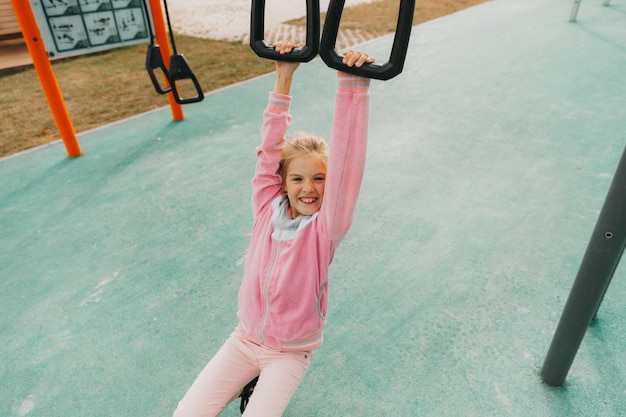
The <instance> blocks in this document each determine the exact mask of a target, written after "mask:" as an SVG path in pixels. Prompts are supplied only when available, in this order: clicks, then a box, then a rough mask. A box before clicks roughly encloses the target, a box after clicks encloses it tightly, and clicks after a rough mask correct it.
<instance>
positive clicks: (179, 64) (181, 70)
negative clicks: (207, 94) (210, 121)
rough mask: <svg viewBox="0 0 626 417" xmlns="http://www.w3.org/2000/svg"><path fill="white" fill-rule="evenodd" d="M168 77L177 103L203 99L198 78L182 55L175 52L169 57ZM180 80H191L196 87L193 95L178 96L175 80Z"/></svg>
mask: <svg viewBox="0 0 626 417" xmlns="http://www.w3.org/2000/svg"><path fill="white" fill-rule="evenodd" d="M168 79H169V81H170V85H171V86H172V94H173V95H174V100H176V102H177V103H178V104H189V103H197V102H199V101H202V100H203V99H204V93H203V92H202V87H200V83H199V82H198V79H197V78H196V76H195V75H194V73H193V71H191V67H189V63H188V62H187V60H186V59H185V57H184V56H183V55H180V54H175V55H172V56H171V57H170V70H169V74H168ZM182 80H191V81H192V82H193V85H194V87H195V89H196V96H195V97H190V98H181V97H180V95H179V94H178V89H177V88H176V82H177V81H182Z"/></svg>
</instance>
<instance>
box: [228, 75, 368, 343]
mask: <svg viewBox="0 0 626 417" xmlns="http://www.w3.org/2000/svg"><path fill="white" fill-rule="evenodd" d="M338 77H339V86H338V89H337V94H336V101H335V115H334V119H333V128H332V134H331V139H330V143H329V158H328V166H327V169H326V181H325V188H324V198H323V200H322V206H321V208H320V210H319V211H318V212H317V213H315V214H313V215H312V216H300V217H297V218H296V219H292V218H291V216H290V214H289V212H288V206H289V202H288V199H287V196H286V195H285V194H284V192H283V190H282V179H281V177H280V175H278V174H277V173H276V171H277V169H278V164H279V161H280V154H281V150H282V148H283V145H284V144H285V133H286V131H287V128H288V127H289V124H290V122H291V116H290V114H289V105H290V103H291V97H290V96H286V95H282V94H276V93H273V92H272V93H270V96H269V102H268V104H267V108H266V110H265V113H264V120H263V126H262V128H261V140H262V142H261V145H260V146H259V147H258V148H257V156H258V160H257V165H256V173H255V176H254V179H253V181H252V186H253V191H252V211H253V215H254V225H253V228H252V237H251V239H250V245H249V249H248V253H247V256H246V262H245V267H244V276H243V282H242V284H241V288H240V290H239V297H238V301H239V312H238V318H239V323H240V326H241V328H243V330H244V331H245V332H246V334H247V336H248V337H249V338H250V339H251V340H252V341H254V342H256V343H260V344H262V345H265V346H267V347H269V348H271V349H276V350H280V351H288V350H289V351H293V350H299V351H310V350H313V349H314V348H316V347H318V346H320V345H321V344H322V330H323V328H324V324H325V321H326V311H327V304H328V267H329V265H330V263H331V262H332V260H333V256H334V254H335V250H336V249H337V246H338V245H339V243H340V242H341V241H342V240H343V238H344V237H345V236H346V234H347V233H348V229H350V226H351V224H352V218H353V213H354V209H355V206H356V202H357V198H358V194H359V190H360V187H361V180H362V178H363V171H364V166H365V154H366V145H367V130H368V114H369V93H368V86H369V80H368V79H365V78H360V77H356V76H351V75H348V74H345V73H341V72H340V73H338Z"/></svg>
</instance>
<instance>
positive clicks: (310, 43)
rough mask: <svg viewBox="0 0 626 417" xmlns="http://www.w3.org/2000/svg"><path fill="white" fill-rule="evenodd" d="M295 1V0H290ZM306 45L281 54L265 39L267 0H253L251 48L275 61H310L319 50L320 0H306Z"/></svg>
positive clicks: (262, 56) (261, 55)
mask: <svg viewBox="0 0 626 417" xmlns="http://www.w3.org/2000/svg"><path fill="white" fill-rule="evenodd" d="M289 1H293V0H289ZM306 10H307V11H306V45H304V46H303V47H302V48H297V49H294V50H293V51H292V52H291V53H289V54H284V55H283V54H280V53H278V52H276V50H274V48H273V47H272V46H271V45H269V44H268V43H267V42H265V40H264V39H263V38H264V37H265V33H264V32H265V0H252V12H251V14H250V48H252V50H253V51H254V52H255V53H256V54H257V55H258V56H260V57H261V58H266V59H272V60H274V61H288V62H309V61H311V60H312V59H313V58H315V57H316V56H317V53H318V52H319V43H320V42H319V39H320V4H319V0H306Z"/></svg>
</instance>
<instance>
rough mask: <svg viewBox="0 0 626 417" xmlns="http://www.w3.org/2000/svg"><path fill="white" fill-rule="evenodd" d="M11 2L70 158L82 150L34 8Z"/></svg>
mask: <svg viewBox="0 0 626 417" xmlns="http://www.w3.org/2000/svg"><path fill="white" fill-rule="evenodd" d="M11 4H12V5H13V10H15V15H16V16H17V21H18V23H19V25H20V28H21V29H22V33H23V35H24V40H25V41H26V46H27V47H28V52H29V53H30V56H31V58H32V60H33V64H34V66H35V71H37V75H38V76H39V81H40V82H41V86H42V87H43V90H44V93H45V95H46V98H47V99H48V105H49V106H50V110H51V111H52V116H53V117H54V122H55V123H56V125H57V128H58V129H59V133H60V134H61V139H63V143H64V144H65V149H66V150H67V154H68V156H69V157H70V158H74V157H77V156H80V155H82V153H83V152H82V151H81V149H80V144H79V143H78V139H77V138H76V132H75V131H74V126H73V125H72V120H71V119H70V116H69V113H68V112H67V107H66V106H65V101H63V96H62V95H61V90H60V89H59V84H58V83H57V79H56V77H55V75H54V71H53V70H52V64H50V60H49V59H48V54H47V52H46V47H45V45H44V44H43V40H42V39H41V33H40V32H39V27H38V26H37V21H36V19H35V16H34V15H33V10H32V9H31V7H30V2H29V1H28V0H11Z"/></svg>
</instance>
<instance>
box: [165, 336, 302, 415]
mask: <svg viewBox="0 0 626 417" xmlns="http://www.w3.org/2000/svg"><path fill="white" fill-rule="evenodd" d="M311 357H312V353H311V352H280V351H276V350H271V349H268V348H267V347H264V346H261V345H258V344H256V343H254V342H252V341H250V340H249V339H248V338H247V337H246V335H245V333H244V332H243V331H242V330H241V329H240V328H237V329H236V330H235V331H234V332H233V334H232V335H231V336H230V337H229V338H228V340H226V342H225V343H224V345H223V346H222V347H221V349H220V350H219V351H218V352H217V353H216V354H215V356H214V357H213V359H211V361H210V362H209V363H208V364H207V366H206V367H205V368H204V369H203V370H202V372H200V375H198V377H197V378H196V380H195V381H194V383H193V384H192V385H191V387H190V388H189V390H188V391H187V393H186V394H185V396H184V397H183V399H182V400H181V401H180V402H179V403H178V408H176V411H174V417H217V416H219V415H220V413H221V412H222V411H223V410H224V408H225V407H226V406H227V405H228V404H229V403H230V402H231V401H233V400H235V399H236V398H237V397H238V396H239V394H241V390H242V389H243V387H244V386H245V385H246V384H247V383H248V382H250V381H251V380H252V379H254V377H256V376H257V375H258V376H259V381H258V382H257V384H256V387H255V388H254V393H253V395H252V396H251V397H250V402H249V403H248V406H247V407H246V411H245V412H244V414H243V417H280V416H282V414H283V411H285V408H287V405H288V404H289V401H290V400H291V397H293V394H294V393H295V392H296V389H297V388H298V385H300V382H301V381H302V379H303V378H304V375H305V374H306V371H307V369H308V367H309V363H310V362H311Z"/></svg>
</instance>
